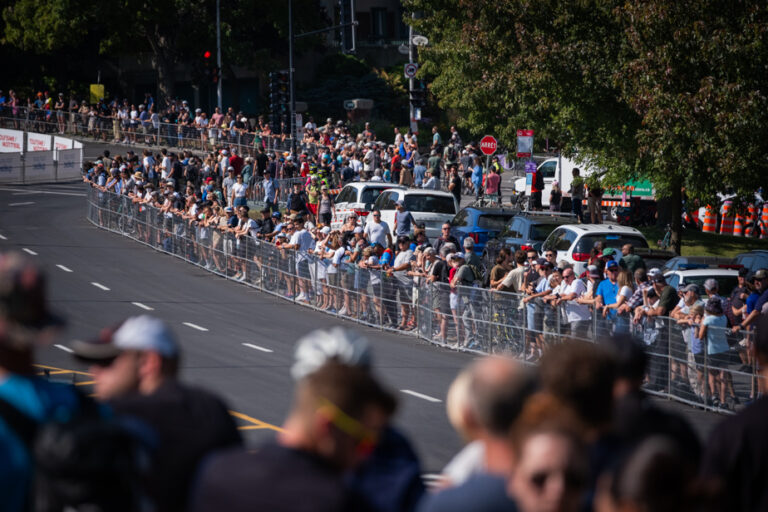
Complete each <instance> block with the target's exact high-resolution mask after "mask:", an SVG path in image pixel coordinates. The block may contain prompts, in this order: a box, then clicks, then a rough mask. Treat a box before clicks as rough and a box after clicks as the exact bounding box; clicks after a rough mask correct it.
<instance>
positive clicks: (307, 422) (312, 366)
mask: <svg viewBox="0 0 768 512" xmlns="http://www.w3.org/2000/svg"><path fill="white" fill-rule="evenodd" d="M295 359H296V361H295V362H294V365H293V367H292V369H291V373H292V375H293V377H294V378H295V379H296V380H297V383H296V389H295V394H294V404H293V408H292V410H291V412H290V414H289V416H288V419H287V420H286V423H285V431H284V432H283V433H282V434H281V436H280V439H281V442H282V443H283V444H284V445H287V446H292V447H294V448H300V449H303V450H306V451H309V452H311V453H314V454H316V455H318V456H320V457H321V458H323V459H325V460H326V461H327V462H329V463H330V464H332V465H333V466H335V467H337V468H338V469H347V468H351V467H353V466H355V465H356V464H357V463H359V462H360V461H362V460H363V459H364V458H366V457H367V456H368V455H370V453H371V452H372V451H373V449H374V448H375V447H376V444H377V442H378V439H379V435H380V433H381V431H382V430H383V428H384V427H385V426H386V424H387V422H388V421H389V418H390V417H391V416H392V414H394V412H395V409H396V408H397V402H396V399H395V397H394V396H393V395H392V394H391V393H390V392H389V391H388V390H386V389H385V388H384V387H383V386H382V385H381V384H380V383H379V381H378V379H377V378H376V377H375V375H374V374H373V373H372V371H371V368H370V365H371V356H370V349H369V345H368V342H367V340H365V338H363V337H362V336H361V335H360V334H359V333H357V332H355V331H352V330H349V329H343V328H338V327H337V328H333V329H330V330H323V329H319V330H316V331H313V332H311V333H309V334H308V335H306V336H304V337H303V338H302V339H300V340H299V342H298V343H297V347H296V351H295Z"/></svg>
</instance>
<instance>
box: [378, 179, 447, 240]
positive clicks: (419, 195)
mask: <svg viewBox="0 0 768 512" xmlns="http://www.w3.org/2000/svg"><path fill="white" fill-rule="evenodd" d="M400 200H402V201H403V202H404V203H405V209H406V210H408V211H410V212H411V215H412V216H413V220H415V221H416V223H417V224H424V227H425V231H426V233H427V238H429V239H430V240H434V239H435V238H437V237H439V236H440V231H441V229H442V227H443V224H444V223H446V222H451V220H453V218H454V217H455V216H456V212H458V211H459V203H458V202H457V201H456V198H455V197H453V194H451V193H450V192H440V191H438V190H420V189H412V188H411V189H390V190H385V191H384V192H382V193H381V194H379V197H378V198H377V199H376V203H375V204H374V205H373V209H374V210H379V211H380V212H381V220H383V221H384V222H386V223H387V224H388V225H389V229H390V230H391V231H392V235H393V236H394V234H395V213H396V212H397V209H396V208H397V207H396V204H395V203H397V201H400Z"/></svg>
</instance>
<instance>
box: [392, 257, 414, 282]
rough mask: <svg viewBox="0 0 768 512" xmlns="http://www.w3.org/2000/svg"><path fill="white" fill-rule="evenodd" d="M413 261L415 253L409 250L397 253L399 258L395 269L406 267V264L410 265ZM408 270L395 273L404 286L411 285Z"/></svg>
mask: <svg viewBox="0 0 768 512" xmlns="http://www.w3.org/2000/svg"><path fill="white" fill-rule="evenodd" d="M412 259H413V251H412V250H410V249H408V250H407V251H400V252H399V253H397V256H395V264H394V266H395V267H399V266H400V265H405V264H406V263H410V261H411V260H412ZM408 270H410V269H406V270H398V271H397V272H395V276H396V277H397V279H398V280H400V282H401V283H403V284H410V279H409V278H408V274H407V272H408Z"/></svg>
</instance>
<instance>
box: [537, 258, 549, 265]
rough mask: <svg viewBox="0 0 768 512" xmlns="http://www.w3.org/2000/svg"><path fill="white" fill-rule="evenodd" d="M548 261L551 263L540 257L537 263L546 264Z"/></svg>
mask: <svg viewBox="0 0 768 512" xmlns="http://www.w3.org/2000/svg"><path fill="white" fill-rule="evenodd" d="M547 263H549V262H548V261H547V260H546V258H538V259H537V260H536V264H537V265H546V264H547Z"/></svg>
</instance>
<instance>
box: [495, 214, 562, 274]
mask: <svg viewBox="0 0 768 512" xmlns="http://www.w3.org/2000/svg"><path fill="white" fill-rule="evenodd" d="M573 221H574V216H573V215H571V214H568V213H561V212H552V213H549V212H519V213H518V214H517V215H516V216H515V217H514V218H512V220H511V221H510V222H509V224H508V225H507V227H506V229H505V230H504V231H503V232H502V233H501V234H500V235H499V236H498V237H497V238H496V239H495V240H489V241H488V243H487V244H485V250H484V251H483V253H482V254H483V261H484V262H485V264H486V266H487V267H488V268H491V267H493V265H495V262H496V257H497V256H498V255H499V251H500V250H501V249H502V248H504V247H506V248H508V249H510V250H511V251H512V252H514V251H516V250H518V249H522V250H524V251H529V250H531V249H533V250H535V251H536V252H538V253H541V246H542V244H543V243H544V241H545V240H546V239H547V237H548V236H549V235H550V233H552V231H554V230H555V229H556V228H557V227H558V226H562V225H563V224H569V223H572V222H573Z"/></svg>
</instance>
